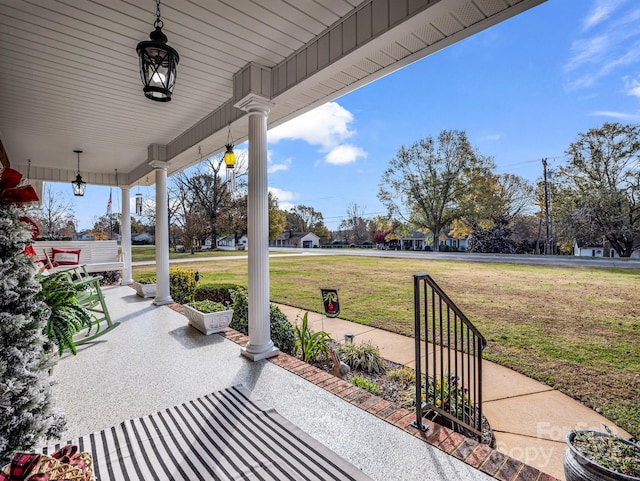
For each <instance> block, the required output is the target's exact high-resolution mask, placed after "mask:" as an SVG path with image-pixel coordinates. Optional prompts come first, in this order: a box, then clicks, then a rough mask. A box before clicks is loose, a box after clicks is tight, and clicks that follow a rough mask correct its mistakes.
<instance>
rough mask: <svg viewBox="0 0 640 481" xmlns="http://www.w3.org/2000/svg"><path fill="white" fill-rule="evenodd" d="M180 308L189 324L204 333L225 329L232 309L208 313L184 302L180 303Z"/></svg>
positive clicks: (231, 315) (231, 314)
mask: <svg viewBox="0 0 640 481" xmlns="http://www.w3.org/2000/svg"><path fill="white" fill-rule="evenodd" d="M182 309H183V314H184V315H185V316H186V318H187V319H189V324H191V325H192V326H193V327H195V328H196V329H197V330H199V331H200V332H202V333H203V334H206V335H209V334H215V333H216V332H224V331H226V330H227V327H229V323H230V322H231V318H232V317H233V309H229V310H227V311H219V312H210V313H208V314H205V313H204V312H200V311H198V310H196V309H194V308H193V307H190V306H187V305H186V304H183V305H182Z"/></svg>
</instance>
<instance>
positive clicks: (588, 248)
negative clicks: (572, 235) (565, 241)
mask: <svg viewBox="0 0 640 481" xmlns="http://www.w3.org/2000/svg"><path fill="white" fill-rule="evenodd" d="M573 255H574V256H581V257H604V246H603V245H602V244H601V245H594V244H591V243H585V244H583V245H580V244H578V241H577V240H574V241H573Z"/></svg>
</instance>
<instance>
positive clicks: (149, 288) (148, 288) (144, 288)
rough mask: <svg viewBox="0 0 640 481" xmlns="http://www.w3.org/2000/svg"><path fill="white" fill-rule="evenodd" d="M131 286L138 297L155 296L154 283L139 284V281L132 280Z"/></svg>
mask: <svg viewBox="0 0 640 481" xmlns="http://www.w3.org/2000/svg"><path fill="white" fill-rule="evenodd" d="M131 286H132V287H133V288H134V289H135V290H136V294H138V295H139V296H140V297H144V298H147V297H156V285H155V284H140V283H139V282H134V283H133V284H131Z"/></svg>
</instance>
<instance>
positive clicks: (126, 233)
mask: <svg viewBox="0 0 640 481" xmlns="http://www.w3.org/2000/svg"><path fill="white" fill-rule="evenodd" d="M120 191H121V193H122V210H121V212H122V218H121V219H120V233H121V234H122V241H121V242H120V248H121V249H122V257H123V259H124V269H123V270H122V281H121V282H120V284H122V285H123V286H128V285H129V284H132V283H133V279H132V278H131V207H130V201H129V187H121V188H120Z"/></svg>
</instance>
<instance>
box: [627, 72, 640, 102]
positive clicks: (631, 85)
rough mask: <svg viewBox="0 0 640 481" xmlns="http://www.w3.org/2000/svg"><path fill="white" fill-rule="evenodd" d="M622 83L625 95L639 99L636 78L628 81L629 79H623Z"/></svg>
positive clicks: (639, 92)
mask: <svg viewBox="0 0 640 481" xmlns="http://www.w3.org/2000/svg"><path fill="white" fill-rule="evenodd" d="M639 78H640V77H639ZM624 81H625V89H626V91H627V95H629V96H631V97H639V98H640V80H638V79H637V78H635V79H630V78H629V77H625V78H624Z"/></svg>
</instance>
